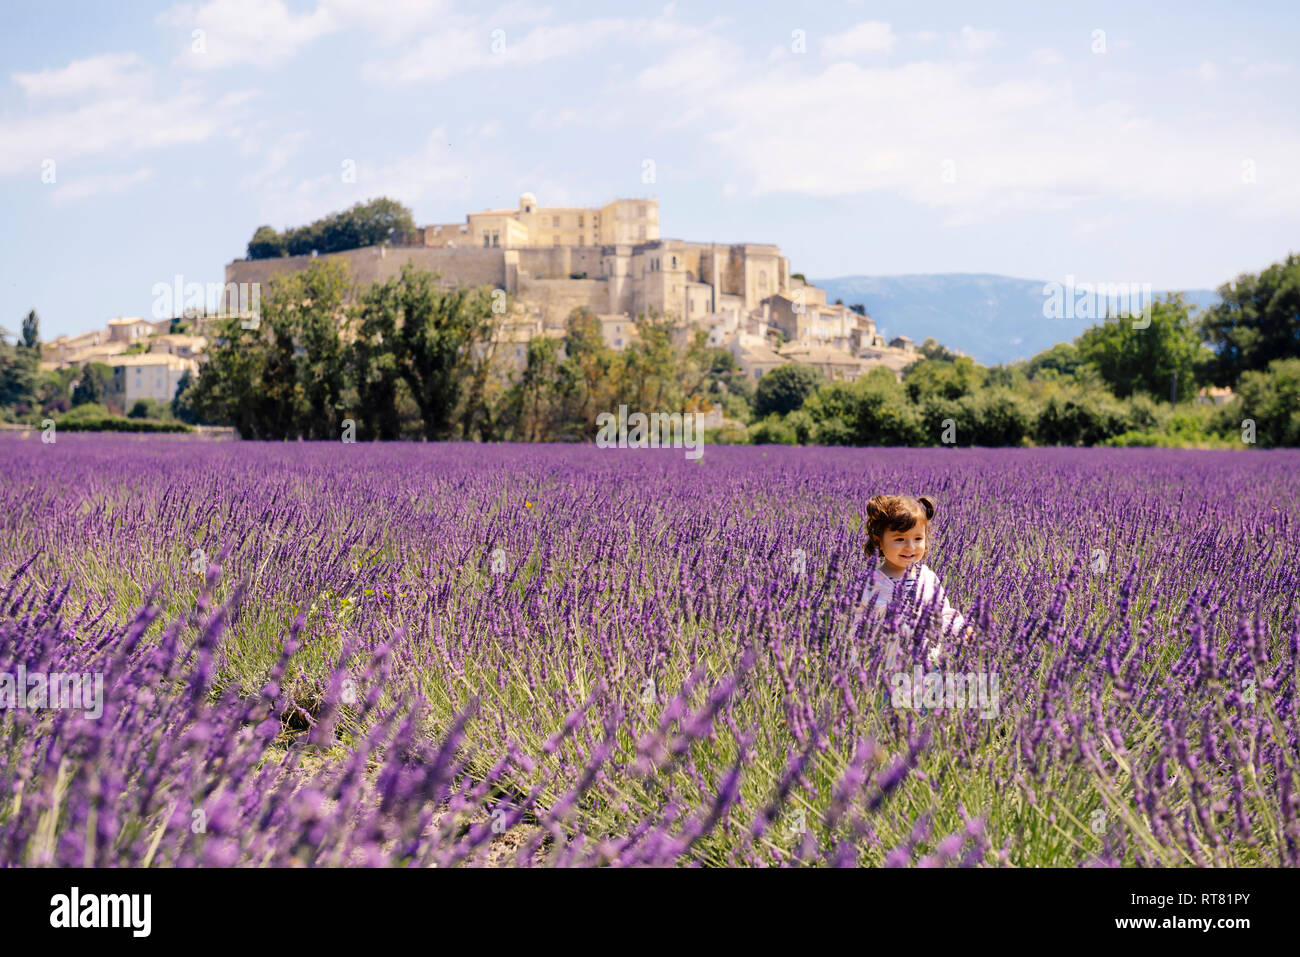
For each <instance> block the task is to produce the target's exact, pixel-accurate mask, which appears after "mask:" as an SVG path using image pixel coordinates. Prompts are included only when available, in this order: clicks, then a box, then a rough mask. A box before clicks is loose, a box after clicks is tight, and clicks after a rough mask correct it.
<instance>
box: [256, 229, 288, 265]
mask: <svg viewBox="0 0 1300 957" xmlns="http://www.w3.org/2000/svg"><path fill="white" fill-rule="evenodd" d="M288 254H289V251H288V250H287V249H286V248H285V244H284V237H283V236H281V235H280V234H279V233H278V232H276V231H275V230H274V229H272V228H271V227H270V226H258V227H257V232H255V233H253V238H252V239H250V240H249V241H248V258H249V259H274V258H276V257H277V256H287V255H288Z"/></svg>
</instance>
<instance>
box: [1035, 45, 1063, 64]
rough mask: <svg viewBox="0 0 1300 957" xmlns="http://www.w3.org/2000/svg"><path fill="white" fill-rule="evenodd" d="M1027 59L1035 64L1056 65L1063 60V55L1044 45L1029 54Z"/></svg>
mask: <svg viewBox="0 0 1300 957" xmlns="http://www.w3.org/2000/svg"><path fill="white" fill-rule="evenodd" d="M1029 59H1030V61H1031V62H1033V63H1034V64H1036V65H1037V66H1056V65H1057V64H1059V63H1064V62H1065V57H1063V56H1061V54H1060V53H1058V52H1057V51H1055V50H1052V49H1049V48H1046V47H1045V48H1043V49H1041V50H1035V51H1034V52H1033V53H1031V54H1029Z"/></svg>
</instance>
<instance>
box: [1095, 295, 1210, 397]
mask: <svg viewBox="0 0 1300 957" xmlns="http://www.w3.org/2000/svg"><path fill="white" fill-rule="evenodd" d="M1141 322H1149V325H1147V326H1146V327H1145V328H1143V327H1142V326H1141V325H1140V324H1139V320H1136V319H1134V318H1132V317H1127V316H1126V317H1121V318H1118V319H1110V320H1107V321H1105V322H1102V323H1099V324H1097V325H1093V326H1091V327H1089V328H1088V329H1086V330H1084V332H1083V334H1082V335H1080V336H1079V338H1078V339H1077V340H1076V344H1077V346H1078V350H1079V357H1080V358H1081V359H1083V361H1084V362H1086V363H1089V364H1090V365H1092V366H1094V367H1095V368H1096V369H1097V371H1098V373H1100V375H1101V378H1102V380H1103V381H1104V382H1105V383H1106V385H1107V386H1108V387H1109V388H1110V390H1111V391H1112V392H1114V393H1115V395H1117V396H1119V397H1120V398H1123V397H1125V396H1128V395H1131V394H1133V393H1134V392H1146V393H1149V394H1150V395H1153V396H1156V397H1157V398H1160V397H1164V396H1169V395H1171V387H1172V394H1173V395H1174V396H1175V397H1176V399H1177V400H1179V401H1183V400H1186V399H1190V398H1191V397H1192V396H1193V395H1195V394H1196V387H1197V372H1198V370H1199V369H1200V368H1202V367H1203V366H1204V364H1205V362H1206V360H1207V359H1208V357H1209V356H1208V352H1207V350H1206V349H1205V347H1204V346H1203V345H1202V344H1201V340H1200V332H1199V330H1198V329H1197V326H1196V324H1195V323H1193V322H1192V320H1191V318H1190V317H1189V315H1188V307H1187V303H1186V302H1184V301H1183V297H1182V294H1181V293H1171V294H1169V295H1167V296H1166V297H1165V298H1164V299H1163V300H1161V301H1157V302H1155V303H1152V305H1151V312H1150V315H1149V316H1144V317H1142V320H1141Z"/></svg>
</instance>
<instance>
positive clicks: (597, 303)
mask: <svg viewBox="0 0 1300 957" xmlns="http://www.w3.org/2000/svg"><path fill="white" fill-rule="evenodd" d="M518 295H519V298H521V299H526V300H528V302H529V303H531V304H532V305H534V306H536V307H537V308H539V309H541V310H542V322H543V324H544V325H547V326H550V327H553V328H554V327H559V326H563V325H564V321H565V320H566V319H567V318H568V317H569V313H571V312H572V311H573V310H574V309H577V308H578V307H580V306H582V307H586V308H587V309H590V310H591V311H592V312H594V313H608V312H609V311H610V310H609V309H608V308H607V307H608V304H609V285H608V283H607V282H606V281H605V280H603V279H534V278H532V277H530V276H527V275H521V276H520V277H519V290H518Z"/></svg>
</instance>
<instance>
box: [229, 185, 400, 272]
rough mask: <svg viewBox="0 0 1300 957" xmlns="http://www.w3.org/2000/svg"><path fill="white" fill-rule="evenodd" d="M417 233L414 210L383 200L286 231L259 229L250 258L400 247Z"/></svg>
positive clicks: (250, 245)
mask: <svg viewBox="0 0 1300 957" xmlns="http://www.w3.org/2000/svg"><path fill="white" fill-rule="evenodd" d="M416 233H417V230H416V227H415V218H414V217H413V216H412V215H411V211H410V210H409V209H407V208H406V207H405V206H403V205H402V204H401V203H399V202H397V201H396V200H393V199H386V198H384V197H380V198H379V199H372V200H370V201H369V202H366V203H357V204H356V205H354V206H352V207H350V208H349V209H345V210H343V211H342V212H338V213H331V214H330V215H328V216H324V217H322V218H321V219H318V220H316V221H315V222H314V223H308V224H307V225H306V226H298V227H296V228H292V229H285V230H284V231H283V232H279V231H277V230H276V229H275V228H274V227H271V226H259V227H258V228H257V230H256V231H255V232H254V233H253V238H252V239H250V240H249V241H248V258H249V259H274V258H276V257H277V256H306V255H308V254H310V253H313V252H316V253H336V252H342V251H344V250H348V249H360V248H361V247H362V246H377V245H379V244H380V243H391V244H394V245H401V244H404V243H409V242H412V241H413V240H414V238H415V236H416Z"/></svg>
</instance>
